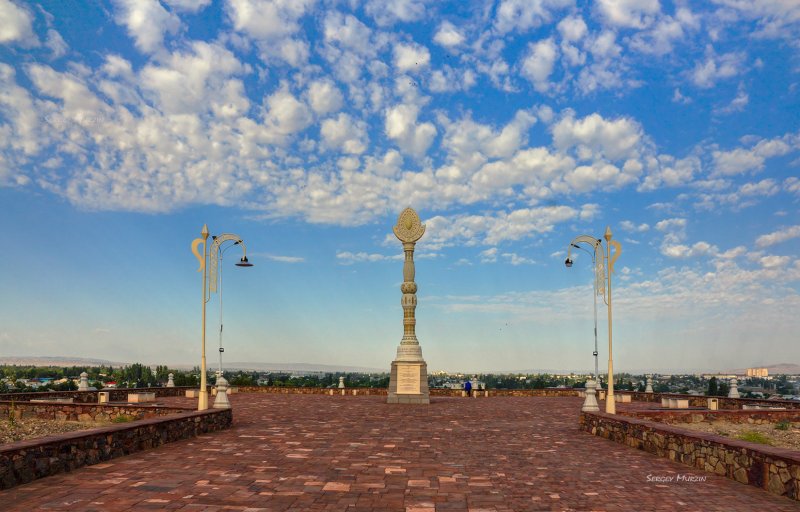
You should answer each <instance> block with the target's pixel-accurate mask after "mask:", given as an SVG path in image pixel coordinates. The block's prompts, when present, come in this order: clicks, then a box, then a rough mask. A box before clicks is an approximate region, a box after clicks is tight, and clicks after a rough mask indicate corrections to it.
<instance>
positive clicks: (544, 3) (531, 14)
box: [494, 0, 575, 34]
mask: <svg viewBox="0 0 800 512" xmlns="http://www.w3.org/2000/svg"><path fill="white" fill-rule="evenodd" d="M574 3H575V2H574V0H501V2H500V5H498V6H497V15H496V18H495V20H494V27H495V29H496V30H497V31H498V32H500V33H501V34H505V33H506V32H511V31H512V30H518V31H520V32H526V31H528V30H530V29H532V28H536V27H538V26H541V25H543V24H545V23H549V22H550V21H552V19H553V15H554V13H555V12H556V11H558V10H562V9H566V8H568V7H571V6H572V5H574Z"/></svg>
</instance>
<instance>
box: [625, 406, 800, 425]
mask: <svg viewBox="0 0 800 512" xmlns="http://www.w3.org/2000/svg"><path fill="white" fill-rule="evenodd" d="M623 414H624V415H625V416H631V417H633V418H640V419H643V420H651V421H658V422H661V423H668V424H677V423H701V422H706V423H713V422H715V421H727V422H730V423H749V424H752V425H761V424H764V423H766V424H770V423H778V422H779V421H789V422H794V423H798V422H800V411H798V410H787V411H763V410H762V411H758V410H750V411H736V410H727V411H702V410H694V411H687V410H662V411H635V410H632V411H628V410H626V411H624V412H623Z"/></svg>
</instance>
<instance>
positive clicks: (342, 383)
mask: <svg viewBox="0 0 800 512" xmlns="http://www.w3.org/2000/svg"><path fill="white" fill-rule="evenodd" d="M344 388H345V385H344V377H339V389H344Z"/></svg>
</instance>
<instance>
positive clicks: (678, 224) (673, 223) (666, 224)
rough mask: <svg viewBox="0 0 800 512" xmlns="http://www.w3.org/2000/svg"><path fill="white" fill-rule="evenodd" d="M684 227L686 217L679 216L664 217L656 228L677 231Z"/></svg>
mask: <svg viewBox="0 0 800 512" xmlns="http://www.w3.org/2000/svg"><path fill="white" fill-rule="evenodd" d="M684 228H686V219H682V218H679V217H673V218H671V219H664V220H661V221H658V222H657V223H656V229H657V230H659V231H676V230H683V229H684Z"/></svg>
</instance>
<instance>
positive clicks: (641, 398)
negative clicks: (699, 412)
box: [614, 389, 800, 409]
mask: <svg viewBox="0 0 800 512" xmlns="http://www.w3.org/2000/svg"><path fill="white" fill-rule="evenodd" d="M614 394H615V395H631V400H634V401H637V402H658V403H661V398H662V397H663V398H682V399H685V400H689V407H707V405H708V399H709V398H716V399H718V400H719V408H720V409H742V408H743V407H742V406H744V405H760V406H766V407H785V408H786V409H800V401H797V400H765V399H763V398H728V397H725V396H704V395H681V394H679V393H644V392H640V391H619V390H616V389H615V390H614Z"/></svg>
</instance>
